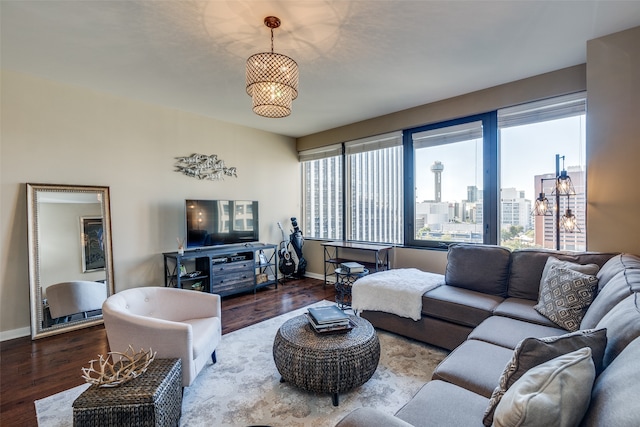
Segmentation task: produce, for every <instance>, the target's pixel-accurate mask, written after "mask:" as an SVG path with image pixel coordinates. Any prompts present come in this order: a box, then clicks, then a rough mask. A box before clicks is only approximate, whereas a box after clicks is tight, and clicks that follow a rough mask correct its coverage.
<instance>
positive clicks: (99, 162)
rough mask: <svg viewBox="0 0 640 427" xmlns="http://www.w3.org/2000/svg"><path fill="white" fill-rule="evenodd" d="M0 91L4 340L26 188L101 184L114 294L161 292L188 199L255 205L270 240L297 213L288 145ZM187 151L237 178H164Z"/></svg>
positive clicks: (95, 102)
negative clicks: (214, 158) (107, 202)
mask: <svg viewBox="0 0 640 427" xmlns="http://www.w3.org/2000/svg"><path fill="white" fill-rule="evenodd" d="M1 84H2V94H1V121H2V129H1V134H0V137H1V138H0V141H1V142H0V144H1V145H0V155H1V156H0V157H1V161H0V165H1V170H0V178H1V181H0V185H1V187H0V188H1V189H2V191H1V195H0V220H1V221H0V224H1V227H2V228H1V229H0V239H1V240H0V242H1V247H0V333H2V337H1V338H3V339H6V338H10V337H13V336H17V335H27V334H28V326H29V281H28V274H27V271H28V270H27V269H28V249H27V214H26V186H25V183H27V182H31V183H49V184H83V185H105V186H109V187H110V192H111V213H112V232H113V259H114V270H115V286H116V290H122V289H126V288H131V287H137V286H149V285H162V284H163V271H162V270H163V266H162V262H163V259H162V255H161V253H162V252H163V251H164V252H167V251H174V250H176V249H177V242H176V238H177V237H180V236H183V234H184V230H183V228H184V218H183V215H184V200H185V199H187V198H197V199H216V198H221V199H227V198H228V199H251V200H258V201H259V203H260V237H261V240H262V241H263V242H269V243H277V242H279V240H280V234H279V232H278V229H277V226H276V222H277V221H283V222H284V221H286V220H287V219H288V218H289V217H291V216H297V215H298V214H299V212H300V206H299V194H300V173H299V163H298V159H297V153H296V150H295V142H294V140H293V139H291V138H288V137H284V136H281V135H276V134H272V133H268V132H263V131H258V130H255V129H250V128H246V127H242V126H237V125H233V124H229V123H224V122H220V121H217V120H213V119H210V118H206V117H202V116H198V115H194V114H190V113H185V112H180V111H176V110H171V109H166V108H161V107H157V106H152V105H148V104H143V103H140V102H136V101H132V100H128V99H124V98H119V97H115V96H110V95H107V94H103V93H97V92H93V91H90V90H86V89H82V88H77V87H73V86H67V85H62V84H58V83H54V82H51V81H47V80H43V79H40V78H36V77H32V76H28V75H23V74H19V73H15V72H10V71H6V70H5V71H2V75H1ZM239 96H241V94H240V95H239ZM191 153H202V154H217V155H218V157H219V158H221V159H223V160H224V161H225V162H226V164H227V166H235V167H237V169H238V178H231V177H227V178H226V179H225V180H224V181H220V182H215V181H200V180H197V179H194V178H189V177H186V176H184V175H182V174H179V173H176V172H174V167H173V165H174V163H175V159H174V158H175V157H177V156H188V155H190V154H191ZM282 182H286V191H282V184H281V183H282ZM279 183H280V184H279Z"/></svg>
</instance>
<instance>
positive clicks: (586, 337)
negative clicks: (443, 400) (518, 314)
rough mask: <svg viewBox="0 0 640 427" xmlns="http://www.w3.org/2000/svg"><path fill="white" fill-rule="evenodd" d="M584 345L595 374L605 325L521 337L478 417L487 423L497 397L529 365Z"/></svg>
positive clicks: (604, 339)
mask: <svg viewBox="0 0 640 427" xmlns="http://www.w3.org/2000/svg"><path fill="white" fill-rule="evenodd" d="M584 347H589V348H591V357H592V359H593V363H594V366H595V369H596V373H597V374H599V373H600V372H601V371H602V359H603V358H604V351H605V349H606V347H607V330H606V329H598V330H595V329H588V330H582V331H577V332H571V333H568V334H564V335H559V336H555V337H545V338H525V339H523V340H522V341H520V342H519V343H518V345H517V346H516V348H515V350H514V351H513V357H512V358H511V360H510V361H509V363H507V366H505V368H504V371H503V372H502V375H501V376H500V380H499V383H498V386H497V387H496V389H495V390H493V393H492V394H491V399H489V406H488V407H487V410H486V411H485V412H484V417H483V419H482V422H483V424H484V425H485V426H487V427H490V426H491V424H492V423H493V414H494V411H495V409H496V406H498V403H500V399H502V396H504V394H505V393H506V392H507V390H508V389H509V387H511V386H512V385H513V383H515V382H516V381H517V380H518V379H520V378H521V377H522V376H523V375H524V374H525V373H526V372H527V371H528V370H529V369H531V368H534V367H536V366H538V365H540V364H542V363H545V362H548V361H549V360H551V359H554V358H556V357H558V356H562V355H564V354H567V353H570V352H572V351H575V350H579V349H581V348H584Z"/></svg>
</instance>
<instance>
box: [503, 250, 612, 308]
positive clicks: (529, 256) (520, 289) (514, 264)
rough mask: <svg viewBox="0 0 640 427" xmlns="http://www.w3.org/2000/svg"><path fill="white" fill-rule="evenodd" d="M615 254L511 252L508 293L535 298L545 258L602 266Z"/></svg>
mask: <svg viewBox="0 0 640 427" xmlns="http://www.w3.org/2000/svg"><path fill="white" fill-rule="evenodd" d="M614 255H615V254H613V253H600V252H581V253H575V252H561V251H553V250H547V249H521V250H517V251H513V253H512V254H511V270H510V273H509V288H508V295H509V296H510V297H514V298H524V299H532V300H537V299H538V294H539V291H538V289H539V287H540V279H541V278H542V271H543V270H544V267H545V265H546V263H547V258H549V257H550V256H553V257H554V258H557V259H559V260H561V261H570V262H573V263H577V264H597V265H599V266H602V265H603V264H605V263H606V262H607V261H608V260H609V259H610V258H611V257H613V256H614Z"/></svg>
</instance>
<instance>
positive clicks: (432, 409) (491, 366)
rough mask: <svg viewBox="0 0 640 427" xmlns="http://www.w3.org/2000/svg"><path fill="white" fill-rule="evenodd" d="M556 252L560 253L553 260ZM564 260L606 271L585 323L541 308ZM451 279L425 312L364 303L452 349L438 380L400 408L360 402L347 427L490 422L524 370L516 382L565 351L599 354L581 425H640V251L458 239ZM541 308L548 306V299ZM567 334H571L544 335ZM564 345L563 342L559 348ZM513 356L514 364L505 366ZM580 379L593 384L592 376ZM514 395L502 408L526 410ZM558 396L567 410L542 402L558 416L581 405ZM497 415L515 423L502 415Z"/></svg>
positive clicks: (385, 320)
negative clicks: (408, 314)
mask: <svg viewBox="0 0 640 427" xmlns="http://www.w3.org/2000/svg"><path fill="white" fill-rule="evenodd" d="M549 257H553V258H554V259H553V260H551V261H549V262H547V261H548V259H549ZM556 260H559V261H567V262H570V263H574V264H573V265H574V267H567V268H576V269H577V270H578V271H581V269H582V268H583V267H576V266H575V265H576V264H580V265H587V264H595V265H596V266H597V267H596V266H593V265H591V266H586V267H584V268H586V269H587V271H584V273H585V275H584V276H580V275H577V276H580V277H586V276H591V278H592V279H593V276H594V275H595V276H596V277H597V279H598V280H597V285H596V284H595V282H593V285H592V286H593V289H595V298H594V299H593V301H592V302H590V304H588V305H584V308H581V311H582V316H583V317H582V318H581V320H580V322H579V324H575V325H574V327H573V328H571V329H572V330H574V329H577V332H573V333H571V332H570V330H567V329H566V328H567V326H566V324H565V323H562V319H557V318H555V317H553V316H551V317H552V318H554V320H556V322H553V321H551V320H550V319H549V318H548V315H547V316H543V315H542V314H540V313H539V312H538V311H537V310H535V309H534V306H535V305H536V304H537V303H538V298H539V293H540V283H541V279H543V281H545V278H548V277H549V272H548V271H547V270H545V267H546V268H547V269H549V265H551V264H552V263H554V264H555V263H558V262H559V261H556ZM553 268H555V267H553ZM590 269H591V271H589V270H590ZM593 269H595V270H597V273H594V270H593ZM592 273H593V274H592ZM444 280H445V283H446V284H445V285H442V286H440V287H438V288H436V289H433V290H431V291H429V292H426V293H425V294H424V295H423V297H422V303H423V304H422V318H421V319H420V320H419V321H414V320H411V319H407V318H402V317H399V316H396V315H393V314H389V313H382V312H375V311H364V312H362V313H361V316H362V317H365V318H367V319H368V320H369V321H371V322H372V323H373V325H374V326H376V327H377V328H380V329H385V330H389V331H392V332H395V333H398V334H401V335H404V336H407V337H410V338H414V339H417V340H420V341H423V342H426V343H429V344H433V345H437V346H440V347H444V348H446V349H450V350H453V351H452V352H451V353H450V354H449V356H447V358H446V359H445V360H444V361H443V362H442V363H441V364H440V365H439V366H438V367H437V368H436V370H435V371H434V373H433V378H432V380H431V381H430V382H429V383H427V384H426V385H425V386H424V387H423V388H422V389H421V390H420V391H419V392H418V393H417V394H416V395H415V396H414V398H413V399H412V400H411V401H410V402H408V403H407V404H406V405H405V406H404V407H403V408H401V409H400V410H399V411H398V412H397V413H396V414H395V416H391V415H388V414H386V413H384V412H383V411H380V410H377V409H372V408H361V409H358V410H356V411H354V412H352V413H351V414H349V415H348V416H347V417H345V418H344V419H343V420H342V421H341V422H340V423H339V424H338V425H339V426H340V427H350V426H369V427H370V426H408V425H412V426H483V420H484V424H485V425H491V421H492V418H491V416H490V415H487V408H488V407H489V404H490V400H492V401H493V400H495V399H496V397H498V398H499V397H503V399H505V398H507V397H508V398H509V399H511V398H513V396H512V393H516V392H517V391H519V389H518V390H516V389H517V388H518V387H521V385H520V384H521V383H522V382H523V381H524V379H523V381H519V382H518V384H519V385H518V387H515V386H514V387H510V388H509V387H508V386H512V385H513V383H514V382H515V381H516V380H517V379H518V378H520V377H521V376H524V375H525V373H526V372H528V369H529V368H532V369H531V372H530V373H529V375H527V377H526V380H529V379H530V377H531V376H533V377H534V378H535V374H537V372H538V370H541V371H544V370H545V369H547V370H548V369H549V368H548V367H547V365H549V364H553V362H554V360H555V357H556V356H558V354H562V353H566V352H570V353H571V355H573V356H574V357H576V358H577V357H578V356H580V357H581V359H580V360H581V362H580V363H579V364H578V363H577V362H576V363H575V366H578V365H580V366H583V365H584V364H585V363H587V361H590V363H592V365H591V366H592V368H590V369H591V371H593V372H595V374H594V375H596V376H595V377H594V379H592V382H589V381H588V380H587V384H589V385H591V384H593V386H592V388H591V396H590V400H589V399H588V396H587V402H586V404H587V405H588V406H587V407H586V408H587V409H586V414H585V415H584V418H582V419H581V424H580V425H583V426H614V425H615V426H640V398H638V396H640V338H639V336H640V294H639V293H640V257H637V256H634V255H629V254H613V253H566V252H558V251H547V250H518V251H513V252H512V251H509V250H508V249H506V248H502V247H499V246H491V245H455V246H452V247H451V248H450V249H449V253H448V261H447V268H446V272H445V275H444ZM593 280H595V279H593ZM548 282H549V281H546V282H545V283H546V284H547V285H548ZM545 286H546V285H545ZM543 290H545V291H546V290H547V288H546V287H543ZM589 301H591V300H589ZM538 308H539V309H542V310H544V308H545V307H544V304H542V305H541V306H538ZM558 320H560V322H558ZM560 325H562V326H563V327H560ZM570 326H571V325H570ZM559 336H561V337H562V338H543V337H559ZM538 338H540V339H538ZM576 340H577V341H576ZM567 343H568V344H567ZM576 343H577V344H576ZM563 346H564V347H563ZM572 346H573V347H575V348H572ZM582 347H587V348H588V350H589V356H590V357H587V356H585V355H584V354H581V355H577V354H574V353H579V348H582ZM514 349H516V351H514ZM559 349H563V350H562V351H560V353H558V351H559ZM573 350H578V351H575V352H573ZM583 350H584V351H586V350H585V349H583ZM554 352H555V353H556V354H554ZM514 354H515V356H514ZM527 357H528V359H527ZM550 359H554V360H550ZM543 362H545V363H544V364H543ZM527 363H529V364H532V363H533V364H532V365H531V366H527ZM507 365H509V366H510V368H511V369H505V367H507ZM572 366H573V365H572ZM514 367H515V368H514ZM533 368H535V369H536V370H535V371H534V369H533ZM514 371H515V372H517V375H516V374H514ZM561 372H562V370H561ZM585 372H586V371H585ZM510 375H512V377H511V378H509V376H510ZM554 375H556V374H554ZM558 375H560V374H558ZM567 375H569V374H567ZM569 377H570V375H569ZM574 377H575V375H574ZM554 378H555V377H554ZM559 378H560V377H559ZM524 382H525V383H526V381H524ZM499 386H501V387H502V388H500V387H499ZM573 387H574V388H575V389H576V390H578V389H579V390H584V389H585V388H586V389H587V392H589V390H588V387H587V386H584V384H583V385H581V386H576V385H575V384H573ZM505 390H506V393H509V395H507V394H506V393H505ZM514 390H515V391H514ZM503 394H504V396H502V395H503ZM571 396H573V397H575V396H574V395H573V394H572V395H571ZM520 397H521V398H522V396H520ZM505 402H506V400H505ZM505 402H501V403H502V404H501V405H500V404H498V407H500V411H501V413H500V414H501V417H502V416H503V415H504V413H505V408H506V412H507V416H509V415H513V413H516V414H517V413H519V412H522V408H521V407H519V406H517V405H515V404H514V405H513V407H509V406H507V404H506V403H505ZM509 402H511V401H509ZM521 402H522V399H521V400H520V403H521ZM531 402H533V400H532V401H531ZM493 403H494V406H495V404H496V402H493ZM532 405H533V404H532ZM556 406H557V408H556V409H558V411H559V412H558V413H556V414H555V415H554V414H553V411H549V410H545V411H539V412H545V413H546V415H548V416H553V417H555V418H554V419H557V420H559V419H560V418H562V416H564V415H566V414H571V409H573V406H575V405H574V404H573V403H572V401H571V400H569V399H568V397H564V398H562V399H560V398H559V397H558V402H557V405H556ZM532 408H533V406H532V407H530V408H528V411H529V416H530V419H529V420H528V422H524V421H522V420H519V421H518V422H517V423H515V424H512V425H536V423H535V422H533V421H536V420H535V419H532V418H531V417H532V415H531V414H536V412H535V411H534V410H533V409H532ZM509 412H510V413H512V414H509ZM496 413H498V410H497V409H496ZM582 413H584V411H583V412H582ZM582 413H581V415H582ZM537 415H545V414H536V416H537ZM581 415H580V416H581ZM574 417H575V416H574ZM533 418H535V417H533ZM494 421H495V420H494ZM538 421H539V420H538ZM543 421H544V420H543ZM560 421H561V422H560V423H559V424H558V425H577V424H575V423H576V420H569V422H568V423H567V422H566V420H560ZM572 422H573V424H572ZM500 423H503V424H500ZM543 423H544V422H543ZM552 424H553V423H552ZM494 425H509V424H508V423H504V421H503V420H502V418H501V419H498V420H497V421H495V424H494ZM545 425H551V424H548V423H546V424H545Z"/></svg>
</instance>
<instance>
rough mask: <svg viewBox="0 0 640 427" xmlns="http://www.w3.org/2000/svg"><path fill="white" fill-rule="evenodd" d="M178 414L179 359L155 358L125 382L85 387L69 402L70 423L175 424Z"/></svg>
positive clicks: (117, 426)
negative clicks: (112, 385) (71, 414)
mask: <svg viewBox="0 0 640 427" xmlns="http://www.w3.org/2000/svg"><path fill="white" fill-rule="evenodd" d="M181 413H182V363H181V360H180V359H156V360H154V361H153V362H151V364H150V365H149V367H148V368H147V371H146V372H145V373H144V374H142V375H140V376H139V377H138V378H134V379H132V380H131V381H129V382H127V383H124V384H122V385H120V386H117V387H98V386H97V385H92V386H91V387H89V388H88V389H87V390H85V391H84V392H83V393H82V394H81V395H80V396H79V397H78V398H77V399H76V400H75V401H74V402H73V425H74V427H75V426H101V427H120V426H135V427H143V426H144V427H147V426H148V427H157V426H163V427H164V426H167V427H169V426H171V427H175V426H177V425H178V424H179V421H180V415H181Z"/></svg>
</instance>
